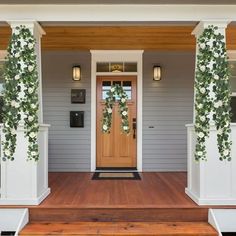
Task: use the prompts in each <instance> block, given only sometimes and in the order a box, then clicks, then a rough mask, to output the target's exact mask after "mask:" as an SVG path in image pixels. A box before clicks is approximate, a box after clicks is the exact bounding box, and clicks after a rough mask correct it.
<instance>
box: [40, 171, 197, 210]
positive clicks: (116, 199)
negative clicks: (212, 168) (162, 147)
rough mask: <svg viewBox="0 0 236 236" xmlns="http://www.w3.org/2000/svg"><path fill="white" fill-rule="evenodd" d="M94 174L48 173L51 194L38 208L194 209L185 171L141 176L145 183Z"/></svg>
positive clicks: (142, 174) (194, 205) (143, 174)
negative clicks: (187, 187)
mask: <svg viewBox="0 0 236 236" xmlns="http://www.w3.org/2000/svg"><path fill="white" fill-rule="evenodd" d="M91 177H92V173H49V186H50V188H51V194H50V195H49V196H48V197H47V199H45V200H44V201H43V202H42V203H41V205H40V206H37V207H39V208H44V207H58V206H60V207H76V208H153V207H154V208H166V207H168V208H195V207H198V206H197V205H196V204H195V203H194V202H193V201H192V200H191V199H190V198H189V197H188V196H187V195H186V194H185V187H186V184H187V174H186V173H185V172H168V173H163V172H162V173H148V172H146V173H145V172H144V173H141V177H142V180H91Z"/></svg>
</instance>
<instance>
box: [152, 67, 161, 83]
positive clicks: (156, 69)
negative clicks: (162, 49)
mask: <svg viewBox="0 0 236 236" xmlns="http://www.w3.org/2000/svg"><path fill="white" fill-rule="evenodd" d="M153 80H155V81H160V80H161V67H160V66H153Z"/></svg>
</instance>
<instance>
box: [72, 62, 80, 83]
mask: <svg viewBox="0 0 236 236" xmlns="http://www.w3.org/2000/svg"><path fill="white" fill-rule="evenodd" d="M72 70H73V80H74V81H80V80H81V68H80V66H79V65H76V66H73V68H72Z"/></svg>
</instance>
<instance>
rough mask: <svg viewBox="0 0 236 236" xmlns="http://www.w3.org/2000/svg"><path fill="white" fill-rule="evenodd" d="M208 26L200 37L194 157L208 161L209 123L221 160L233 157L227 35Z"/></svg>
mask: <svg viewBox="0 0 236 236" xmlns="http://www.w3.org/2000/svg"><path fill="white" fill-rule="evenodd" d="M217 30H218V27H216V26H209V27H208V28H206V29H205V30H204V31H203V33H202V35H201V36H200V37H199V39H198V42H197V43H198V48H199V53H198V56H197V69H196V79H195V111H196V114H195V132H196V134H197V143H196V152H195V160H196V161H199V160H206V146H205V142H206V138H207V137H209V129H210V122H211V121H213V122H214V123H215V125H216V129H217V144H218V150H219V154H220V160H225V159H227V160H228V161H230V160H231V155H230V151H231V144H232V142H231V141H230V132H231V129H230V117H231V113H230V98H231V97H230V86H229V67H228V62H227V55H226V45H225V42H224V41H223V39H224V36H223V35H222V34H221V33H217Z"/></svg>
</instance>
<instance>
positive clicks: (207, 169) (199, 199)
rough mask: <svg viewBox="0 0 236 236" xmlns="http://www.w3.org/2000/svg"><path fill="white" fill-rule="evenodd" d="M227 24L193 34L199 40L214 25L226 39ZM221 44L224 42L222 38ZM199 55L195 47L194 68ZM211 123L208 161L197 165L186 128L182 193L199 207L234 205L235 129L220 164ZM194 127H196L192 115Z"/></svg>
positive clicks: (191, 132)
mask: <svg viewBox="0 0 236 236" xmlns="http://www.w3.org/2000/svg"><path fill="white" fill-rule="evenodd" d="M228 23H229V21H217V20H215V21H203V22H200V23H199V24H198V25H197V26H196V28H195V29H194V30H193V32H192V34H194V35H195V36H196V39H197V40H198V38H199V37H200V36H201V34H202V33H203V31H204V29H205V28H207V27H208V26H210V25H213V26H217V27H218V32H219V33H221V34H222V35H224V36H225V30H226V27H227V25H228ZM223 41H224V42H226V39H225V37H224V39H223ZM198 52H199V50H198V46H197V45H196V65H197V56H198ZM206 66H207V65H206ZM210 91H211V96H214V92H213V91H212V90H211V86H210ZM194 97H195V95H194ZM194 100H195V98H194ZM194 109H195V108H194ZM211 121H212V119H211ZM211 121H210V131H209V132H210V133H209V138H207V139H206V151H207V161H199V163H197V162H196V161H195V155H194V153H195V145H196V134H195V130H194V124H189V125H186V126H187V130H188V136H187V138H188V141H187V142H188V183H187V188H186V190H185V191H186V193H187V194H188V196H189V197H191V198H192V199H193V200H194V201H195V202H196V203H197V204H199V205H236V142H235V141H234V140H236V126H235V124H231V130H232V133H231V139H232V141H233V145H232V152H231V153H232V161H231V162H229V161H220V160H219V153H218V147H217V131H216V127H215V125H214V123H213V122H211ZM193 123H195V111H194V119H193Z"/></svg>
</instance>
